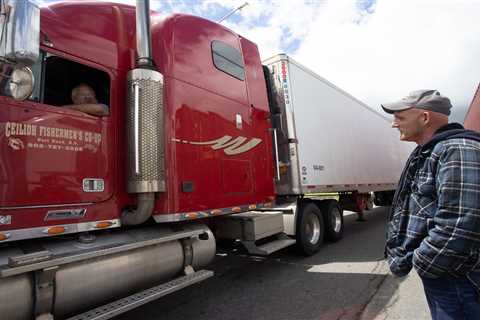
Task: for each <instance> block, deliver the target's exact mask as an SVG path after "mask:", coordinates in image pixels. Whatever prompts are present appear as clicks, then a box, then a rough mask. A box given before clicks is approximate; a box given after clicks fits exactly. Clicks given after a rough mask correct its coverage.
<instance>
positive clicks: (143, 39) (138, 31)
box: [0, 0, 408, 320]
mask: <svg viewBox="0 0 480 320" xmlns="http://www.w3.org/2000/svg"><path fill="white" fill-rule="evenodd" d="M0 2H1V11H2V16H1V26H2V38H1V40H0V44H1V46H0V66H1V67H2V73H1V75H0V76H1V78H0V79H1V82H0V90H1V95H0V105H1V107H0V147H1V154H0V156H1V161H0V314H1V318H2V319H9V320H10V319H44V318H47V319H48V318H50V319H51V318H53V317H55V319H64V318H68V317H73V318H72V319H109V318H111V317H113V316H115V315H117V314H120V313H122V312H125V311H128V310H130V309H132V308H134V307H136V306H139V305H141V304H144V303H146V302H148V301H151V300H153V299H156V298H158V297H161V296H163V295H166V294H168V293H171V292H173V291H175V290H178V289H181V288H184V287H186V286H188V285H191V284H194V283H196V282H198V281H201V280H204V279H206V278H208V277H210V276H212V272H210V271H208V270H202V268H204V267H205V266H206V265H207V264H208V263H209V262H210V261H211V260H212V259H213V257H214V255H215V252H216V240H215V239H216V238H227V239H239V240H241V241H242V243H243V244H244V245H245V247H246V248H247V250H248V251H249V252H250V253H252V254H263V255H268V254H269V253H271V252H274V251H276V250H279V249H281V248H284V247H286V246H288V245H292V244H294V243H296V245H297V246H298V247H299V249H300V250H301V251H302V252H303V253H304V254H307V255H311V254H314V253H315V252H317V251H318V249H319V247H320V245H321V244H322V241H323V239H324V238H327V239H330V240H332V241H336V240H339V239H340V238H341V235H342V231H343V209H344V208H346V209H350V210H354V211H357V212H361V211H362V210H364V209H365V207H366V206H370V205H371V203H370V202H371V199H372V196H374V198H375V202H376V203H377V204H378V205H388V204H389V201H391V197H392V191H393V189H394V188H395V182H396V180H397V179H398V175H399V172H400V169H401V166H402V164H403V161H404V160H405V157H406V155H407V153H408V152H406V151H405V150H406V149H405V150H404V151H405V152H404V151H401V150H402V148H404V147H403V145H400V144H396V143H397V142H398V141H397V140H398V139H397V137H395V135H394V131H393V130H392V129H390V128H389V124H388V119H386V118H383V116H381V115H379V114H378V113H376V112H374V111H373V110H371V109H369V108H368V107H366V106H365V105H363V104H362V103H361V102H359V101H358V100H356V99H355V98H353V97H351V96H350V95H348V94H346V93H345V92H343V91H341V90H340V89H338V88H336V87H335V86H333V85H332V84H330V83H329V82H328V81H326V80H325V79H323V78H321V77H319V76H317V75H315V74H314V73H312V72H311V71H309V70H308V69H306V68H304V67H302V66H301V65H300V64H298V63H296V62H295V61H293V60H292V59H290V58H288V57H287V56H285V55H280V56H277V57H276V58H273V59H270V60H269V61H267V62H266V65H262V62H261V61H260V56H259V52H258V49H257V46H256V45H255V44H254V43H253V42H251V41H249V40H247V39H245V38H244V37H241V36H239V35H237V34H236V33H234V32H232V31H231V30H229V29H227V28H225V27H224V26H222V25H219V24H217V23H214V22H211V21H208V20H205V19H202V18H199V17H194V16H189V15H182V14H176V15H172V16H169V17H166V18H161V17H160V16H159V15H158V14H157V13H154V12H150V10H149V6H148V1H144V0H138V1H137V6H136V7H133V6H128V5H124V4H118V3H108V2H105V3H104V2H74V3H68V2H67V3H56V4H53V5H50V6H46V7H43V8H38V7H37V6H35V5H34V4H32V3H31V2H30V1H23V0H22V1H13V0H11V1H7V0H2V1H0ZM79 83H85V84H88V85H89V86H91V87H92V88H94V90H95V92H96V96H97V98H98V101H99V102H100V103H102V104H104V105H107V106H108V107H109V115H108V116H103V117H97V116H92V115H89V114H86V113H82V112H80V111H76V110H72V109H69V108H63V107H62V106H64V105H68V104H71V103H72V102H71V90H72V88H74V87H75V86H76V85H78V84H79ZM319 105H322V107H319ZM322 108H323V109H322ZM322 129H323V131H318V130H322ZM393 141H396V142H393ZM320 157H324V159H323V160H318V159H319V158H320ZM326 193H327V194H326ZM259 240H260V242H261V243H260V242H259Z"/></svg>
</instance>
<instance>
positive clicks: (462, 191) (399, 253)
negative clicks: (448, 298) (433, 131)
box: [386, 135, 480, 278]
mask: <svg viewBox="0 0 480 320" xmlns="http://www.w3.org/2000/svg"><path fill="white" fill-rule="evenodd" d="M457 136H458V135H457ZM457 136H455V137H453V138H449V139H447V140H443V141H439V142H437V143H436V144H433V145H432V146H431V148H425V147H424V146H423V147H422V146H419V147H417V148H416V149H415V150H414V151H413V153H412V155H411V156H410V159H409V161H408V162H407V166H406V168H405V170H404V174H403V175H402V180H403V181H402V180H401V185H399V190H398V191H397V194H396V196H395V200H394V203H393V205H392V211H391V214H390V218H389V222H388V225H387V244H386V255H387V258H388V263H389V265H390V270H391V271H392V273H394V274H396V275H399V276H404V275H406V274H408V273H409V272H410V270H411V269H412V267H414V268H415V270H416V271H417V272H418V274H419V275H420V276H422V277H426V278H439V277H442V276H446V275H453V276H461V275H465V274H467V273H468V272H470V271H472V270H479V269H480V138H478V137H476V138H475V139H469V138H456V137H457Z"/></svg>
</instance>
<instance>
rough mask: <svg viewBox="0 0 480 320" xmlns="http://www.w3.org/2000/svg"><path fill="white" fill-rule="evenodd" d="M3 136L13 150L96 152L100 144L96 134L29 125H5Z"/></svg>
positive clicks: (100, 139)
mask: <svg viewBox="0 0 480 320" xmlns="http://www.w3.org/2000/svg"><path fill="white" fill-rule="evenodd" d="M5 136H6V137H7V138H8V146H9V147H10V148H11V149H13V150H22V149H25V148H27V149H46V150H61V151H74V152H79V151H83V150H89V151H92V152H96V151H97V149H98V147H99V146H100V144H101V142H102V135H101V134H100V133H97V132H91V131H84V130H72V129H66V128H56V127H46V126H39V125H35V124H29V123H20V122H7V123H5Z"/></svg>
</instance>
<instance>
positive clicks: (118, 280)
mask: <svg viewBox="0 0 480 320" xmlns="http://www.w3.org/2000/svg"><path fill="white" fill-rule="evenodd" d="M182 229H183V231H189V230H190V231H198V230H200V231H204V233H203V234H202V236H193V237H191V238H189V239H190V240H187V241H188V243H190V244H191V253H192V255H191V256H190V253H188V254H186V253H185V250H189V249H184V247H185V246H184V245H183V244H182V241H183V240H185V239H180V240H174V241H166V242H162V243H158V244H154V245H146V246H143V247H139V248H136V249H132V250H128V251H125V252H119V253H113V254H106V255H104V254H103V253H105V250H107V252H108V250H109V248H114V247H115V245H114V244H115V243H117V244H118V243H122V244H126V245H130V244H133V245H134V244H136V243H139V242H142V243H143V242H145V241H146V242H148V241H156V240H157V239H160V238H161V237H165V238H167V237H169V236H171V235H172V234H173V233H174V231H173V230H171V229H168V228H165V227H164V228H158V227H155V228H150V229H149V228H144V229H142V230H133V231H130V232H123V233H118V234H108V235H106V236H105V237H101V236H98V237H97V238H96V239H95V241H94V242H93V243H80V242H78V241H76V240H69V241H58V242H56V241H51V240H52V239H49V242H46V243H44V244H42V247H43V249H45V250H47V251H49V252H51V253H52V254H53V255H54V256H55V257H62V256H68V252H70V256H71V251H75V252H78V254H79V255H81V254H85V253H89V252H92V250H93V251H95V252H100V253H101V254H99V256H97V257H93V258H89V259H85V260H81V261H76V262H73V263H66V264H60V265H59V266H58V269H56V272H55V273H54V278H53V279H54V280H53V284H54V290H53V291H52V292H53V298H52V300H53V310H52V311H53V314H54V316H55V319H62V318H65V317H68V316H72V315H75V314H76V313H79V312H83V311H85V310H89V309H91V308H94V307H97V306H100V305H103V304H105V303H108V302H111V301H113V300H116V299H119V298H122V297H125V296H127V295H130V294H133V293H135V292H138V291H140V290H144V289H147V288H150V287H153V286H155V285H158V284H160V283H162V282H165V281H168V280H171V279H173V278H175V277H177V276H180V275H181V274H182V272H183V268H184V263H185V259H187V258H188V259H191V266H192V267H193V268H194V269H198V268H202V267H204V266H205V265H207V264H208V263H210V261H211V260H212V259H213V257H214V256H215V251H216V245H215V239H214V236H213V234H212V232H211V231H210V229H209V228H208V227H206V226H204V225H201V224H196V225H190V226H187V227H182ZM189 251H190V250H189ZM19 252H20V251H19V249H12V248H10V249H8V248H7V249H5V250H3V251H0V254H1V258H3V262H5V258H6V256H7V255H10V256H12V255H13V256H16V255H18V253H19ZM73 256H74V257H75V254H74V255H73ZM0 261H1V259H0ZM60 261H61V259H60ZM38 277H39V274H38V271H31V272H25V273H22V274H17V275H13V276H7V277H3V278H0V314H1V315H2V316H1V318H2V319H9V320H17V319H18V320H24V319H32V318H34V315H35V310H38V307H39V306H35V300H38V299H39V298H38V296H37V297H35V296H34V295H35V292H36V291H38V290H36V287H37V285H36V283H38V280H37V282H36V281H35V279H36V278H37V279H38Z"/></svg>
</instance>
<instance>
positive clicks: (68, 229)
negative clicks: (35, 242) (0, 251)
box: [0, 219, 121, 243]
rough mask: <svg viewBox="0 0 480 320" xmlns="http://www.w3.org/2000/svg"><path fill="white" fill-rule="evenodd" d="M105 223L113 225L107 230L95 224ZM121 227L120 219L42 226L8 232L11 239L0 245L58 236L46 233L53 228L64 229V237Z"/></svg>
mask: <svg viewBox="0 0 480 320" xmlns="http://www.w3.org/2000/svg"><path fill="white" fill-rule="evenodd" d="M103 221H109V222H111V223H112V225H111V226H109V227H105V228H97V227H95V224H97V223H98V222H103ZM120 226H121V222H120V219H110V220H98V221H89V222H81V223H72V224H54V225H51V226H41V227H37V228H28V229H16V230H6V231H5V233H8V234H9V235H10V237H9V238H8V239H5V240H3V241H0V243H6V242H10V241H18V240H25V239H32V238H44V237H52V236H58V235H50V234H48V233H45V230H48V229H49V228H52V227H64V228H65V232H63V233H62V234H60V235H64V234H71V233H78V232H85V231H93V230H104V229H111V228H118V227H120Z"/></svg>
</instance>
